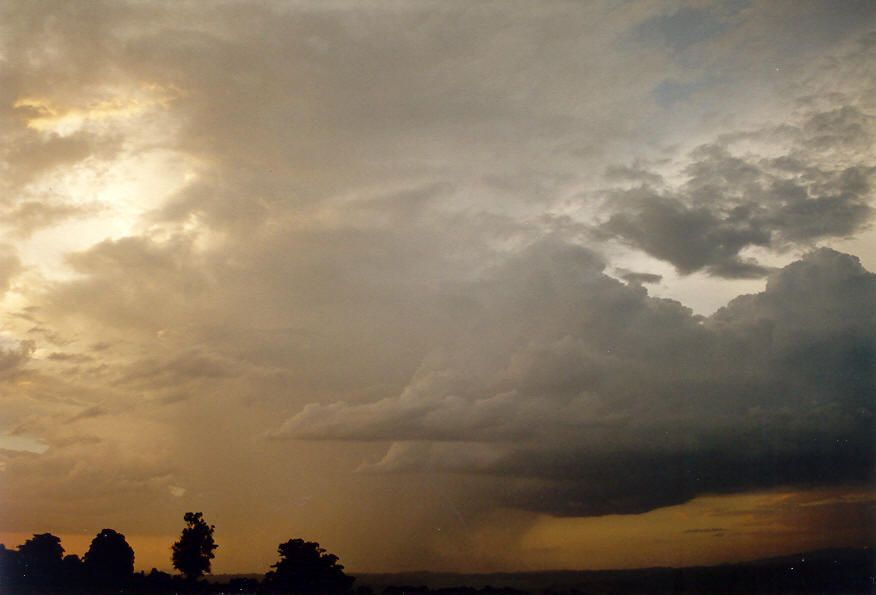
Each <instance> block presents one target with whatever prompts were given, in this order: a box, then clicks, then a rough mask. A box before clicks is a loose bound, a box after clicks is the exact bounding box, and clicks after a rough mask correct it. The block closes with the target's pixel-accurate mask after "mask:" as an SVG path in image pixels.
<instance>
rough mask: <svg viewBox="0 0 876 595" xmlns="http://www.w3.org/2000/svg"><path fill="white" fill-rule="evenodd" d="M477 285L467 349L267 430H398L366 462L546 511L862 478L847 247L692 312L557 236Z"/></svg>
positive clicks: (867, 461) (856, 278) (864, 464)
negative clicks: (390, 391) (458, 478)
mask: <svg viewBox="0 0 876 595" xmlns="http://www.w3.org/2000/svg"><path fill="white" fill-rule="evenodd" d="M534 261H535V262H540V263H541V264H542V265H546V266H549V267H550V268H548V269H547V270H545V269H541V268H539V267H536V266H533V264H534ZM485 287H491V288H493V289H496V290H497V291H495V293H493V294H491V299H490V301H489V302H486V301H485V302H484V306H485V307H484V309H483V310H481V311H478V312H477V313H475V314H474V316H473V317H472V319H471V320H470V321H468V324H470V325H472V326H473V328H474V329H476V331H475V332H474V333H473V335H472V336H473V337H477V338H478V341H477V342H475V343H470V344H463V345H454V346H453V348H452V349H448V350H447V354H442V355H440V356H436V357H435V358H432V359H430V360H428V361H424V363H423V365H422V366H421V368H420V369H418V371H417V373H416V374H415V376H414V377H413V378H412V380H411V382H410V383H409V384H408V386H407V387H405V389H404V390H403V391H402V393H401V394H399V395H398V396H395V397H387V398H385V399H382V400H379V401H376V402H374V403H369V404H363V405H348V404H343V403H334V404H332V405H308V406H306V407H305V408H304V409H303V410H302V411H301V412H300V413H298V414H297V415H295V416H294V417H292V418H290V419H289V420H287V421H286V422H285V423H284V424H283V426H281V428H280V429H279V430H278V431H276V432H275V433H274V435H275V436H287V437H298V438H309V439H314V438H320V439H341V440H394V441H399V443H398V444H396V445H395V446H393V447H392V448H391V449H390V450H389V452H388V453H387V456H386V457H385V458H384V459H383V460H382V461H380V462H379V463H376V464H375V465H372V466H371V467H369V468H368V469H369V470H371V471H408V472H423V471H429V470H434V471H439V472H463V473H464V472H468V473H480V474H488V475H495V476H499V477H502V478H504V479H505V481H499V482H497V484H496V485H497V490H501V492H503V493H505V494H507V495H509V497H510V498H511V503H513V504H516V505H522V506H526V507H529V508H535V509H538V510H542V511H546V512H551V513H554V514H573V515H583V514H607V513H629V512H642V511H645V510H650V509H652V508H655V507H658V506H666V505H669V504H676V503H679V502H682V501H684V500H686V499H690V498H692V497H693V496H695V495H697V494H701V493H714V492H732V491H740V490H743V489H749V488H755V487H766V486H772V485H793V484H809V483H828V484H830V483H838V482H843V481H850V480H854V481H866V480H868V479H869V478H870V474H871V473H872V468H873V467H872V466H873V455H872V449H871V448H870V441H871V438H872V434H871V430H872V423H873V407H872V398H871V397H872V389H873V386H874V372H873V368H872V361H873V356H874V348H876V346H874V332H873V331H874V328H873V321H872V316H871V314H870V313H871V312H872V311H873V309H874V306H876V291H874V290H876V276H874V275H873V274H872V273H869V272H867V271H865V270H864V269H863V268H862V267H861V265H860V263H859V262H858V261H857V259H856V258H854V257H852V256H849V255H844V254H840V253H837V252H834V251H831V250H820V251H816V252H813V253H811V254H809V255H808V256H806V258H804V259H803V260H801V261H799V262H796V263H793V264H791V265H789V266H787V267H785V268H784V269H782V270H780V271H778V272H776V273H774V274H773V275H771V276H770V278H769V280H768V283H767V288H766V290H765V291H764V292H763V293H760V294H756V295H750V296H743V297H740V298H738V299H737V300H734V301H733V302H731V303H730V304H728V306H727V307H725V308H722V309H721V310H719V311H718V312H717V313H715V314H714V315H713V316H711V317H709V318H702V317H697V316H694V315H693V314H692V313H691V312H690V311H689V310H687V309H686V308H684V307H682V306H681V305H680V304H678V303H676V302H673V301H669V300H661V299H656V298H652V297H649V296H648V295H647V294H646V293H645V292H644V291H643V290H642V289H641V288H639V287H637V286H634V285H630V286H625V285H623V284H621V283H619V282H617V281H615V280H613V279H611V278H609V277H606V276H605V275H603V274H602V272H601V266H599V265H598V261H597V262H594V260H593V259H592V257H591V256H590V255H588V254H586V253H584V254H582V253H580V249H575V248H573V247H570V246H561V245H547V246H544V245H539V246H534V247H532V248H530V249H529V250H528V251H527V252H526V253H524V254H523V255H521V256H520V257H519V258H518V259H515V260H514V261H513V262H510V263H508V264H507V266H506V267H505V268H503V270H501V271H498V272H497V273H496V277H495V278H494V279H492V280H491V282H490V283H486V284H485ZM499 288H501V289H499ZM487 304H489V305H488V307H487ZM518 308H519V309H518ZM496 313H501V314H499V316H501V319H497V318H496V316H497V314H496ZM491 328H501V332H502V334H503V335H510V336H517V337H520V338H521V340H519V341H517V342H516V343H515V346H514V347H513V348H509V347H508V346H507V345H503V344H502V343H501V342H500V341H493V340H490V339H491V337H490V332H491V331H490V329H491ZM493 332H495V331H493ZM460 354H461V355H460ZM457 358H460V359H463V360H464V361H465V363H464V367H460V363H459V362H458V361H456V360H457ZM471 370H476V371H477V375H475V374H473V373H472V372H470V371H471ZM486 370H490V371H489V372H486Z"/></svg>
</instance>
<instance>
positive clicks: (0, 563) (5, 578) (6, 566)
mask: <svg viewBox="0 0 876 595" xmlns="http://www.w3.org/2000/svg"><path fill="white" fill-rule="evenodd" d="M20 582H21V560H20V556H19V555H18V552H17V551H15V550H10V549H7V548H6V546H5V545H3V544H2V543H0V593H8V592H11V591H12V590H13V589H14V588H15V587H16V586H17V585H18V584H19V583H20Z"/></svg>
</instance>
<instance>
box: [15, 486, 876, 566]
mask: <svg viewBox="0 0 876 595" xmlns="http://www.w3.org/2000/svg"><path fill="white" fill-rule="evenodd" d="M521 514H523V515H524V517H527V518H528V519H529V521H524V523H523V524H522V525H521V526H524V527H528V528H524V529H523V530H522V532H519V533H517V535H516V536H515V537H509V533H508V531H509V527H510V526H512V525H514V524H515V523H514V522H513V521H511V522H509V518H512V517H516V518H518V520H519V517H520V515H521ZM509 515H510V516H509ZM874 517H876V494H873V493H872V491H871V490H868V489H866V488H864V487H845V488H825V489H812V490H792V489H778V490H771V491H765V492H752V493H746V494H735V495H721V496H702V497H699V498H695V499H694V500H691V501H690V502H687V503H685V504H680V505H677V506H670V507H666V508H660V509H657V510H653V511H651V512H647V513H643V514H635V515H606V516H600V517H578V518H560V517H551V516H547V515H532V516H529V515H527V514H526V513H519V512H515V511H504V512H497V513H496V514H495V515H494V516H493V517H492V520H491V521H490V522H488V523H487V524H486V525H484V526H481V527H480V528H478V529H477V530H476V531H475V536H474V538H473V544H472V545H473V546H474V550H475V553H476V556H475V557H476V558H477V559H476V560H474V561H475V562H476V566H471V565H470V564H471V562H472V561H473V560H472V558H471V556H470V555H471V554H472V552H471V551H468V552H466V551H462V550H460V551H459V552H455V553H454V552H447V557H446V558H445V559H444V561H443V564H442V567H441V568H420V569H419V570H442V571H458V572H472V573H476V572H498V571H511V572H514V571H526V570H530V571H536V570H560V569H563V570H601V569H624V568H644V567H654V566H671V567H685V566H699V565H703V566H709V565H715V564H723V563H732V562H740V561H747V560H756V559H759V558H769V557H773V556H783V555H788V554H794V553H800V552H806V551H813V550H818V549H824V548H830V547H867V546H869V545H870V544H871V543H872V541H873V529H872V527H873V526H874V521H876V518H874ZM38 532H42V531H38ZM49 532H51V531H49ZM512 533H513V530H512ZM95 534H96V532H95ZM56 535H58V537H60V538H61V545H62V546H63V547H64V550H65V554H76V555H78V556H80V557H82V556H83V555H84V554H85V552H86V551H88V547H89V545H90V543H91V540H92V539H93V538H94V535H91V534H89V535H86V534H72V533H56ZM31 537H32V534H31V533H22V532H3V533H0V543H4V544H5V545H6V547H7V548H12V547H17V546H19V545H21V544H23V543H24V542H25V541H26V540H27V539H30V538H31ZM178 537H179V536H178V535H166V536H163V535H135V534H131V535H126V539H127V541H128V543H130V545H131V547H133V548H134V552H135V567H136V569H137V570H138V571H141V570H142V571H145V572H149V571H150V570H151V569H152V568H157V569H159V570H162V571H165V572H171V573H172V572H173V569H172V567H171V564H170V546H171V544H172V543H173V542H174V541H175V540H176V539H177V538H178ZM251 541H252V540H251V536H238V538H237V539H236V538H235V536H234V535H231V534H228V532H225V534H224V535H223V536H222V538H221V539H219V540H217V542H218V544H219V549H218V550H217V552H216V559H215V560H214V562H213V573H214V574H222V573H260V572H266V571H267V569H269V566H270V564H271V563H272V562H273V561H275V557H276V554H275V549H276V545H275V544H273V543H270V544H269V543H265V544H261V547H254V546H256V545H257V544H253V543H251ZM241 546H244V547H241ZM255 549H257V550H258V554H259V555H257V556H255V557H254V555H253V554H254V551H253V550H255ZM479 556H482V557H479ZM341 562H342V563H344V562H347V563H349V560H345V559H344V558H343V557H342V559H341ZM397 570H401V569H394V568H389V567H381V568H358V567H356V566H355V561H354V565H352V566H350V565H348V571H349V572H351V573H353V574H355V573H356V572H394V571H397ZM405 570H413V569H411V568H407V569H405Z"/></svg>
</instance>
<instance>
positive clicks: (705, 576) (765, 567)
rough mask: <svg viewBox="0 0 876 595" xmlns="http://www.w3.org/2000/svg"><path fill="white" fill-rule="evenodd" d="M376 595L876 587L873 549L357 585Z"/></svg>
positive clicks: (384, 577) (372, 578)
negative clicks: (423, 590) (698, 563)
mask: <svg viewBox="0 0 876 595" xmlns="http://www.w3.org/2000/svg"><path fill="white" fill-rule="evenodd" d="M364 585H367V586H369V587H371V588H372V589H373V591H374V592H375V593H379V592H383V591H384V590H385V589H387V587H390V589H389V590H390V591H392V592H396V593H400V592H402V591H401V590H397V589H393V588H392V587H393V586H395V587H399V586H404V587H405V588H404V589H403V592H405V593H410V592H415V590H413V589H410V588H408V587H420V586H424V587H427V588H428V589H430V590H433V591H434V590H468V589H472V590H482V589H484V588H485V587H492V588H494V589H501V588H510V589H516V590H520V591H525V592H547V591H550V592H554V593H557V592H582V593H683V592H688V593H690V592H694V593H722V592H727V593H871V592H874V589H876V557H874V550H873V549H872V548H864V549H834V550H821V551H817V552H809V553H803V554H795V555H793V556H783V557H779V558H769V559H765V560H757V561H752V562H744V563H740V564H722V565H720V566H699V567H691V568H643V569H634V570H584V571H574V570H566V571H552V572H551V571H546V572H509V573H490V574H456V573H445V572H405V573H393V574H360V575H357V578H356V583H355V585H354V586H356V587H362V586H364Z"/></svg>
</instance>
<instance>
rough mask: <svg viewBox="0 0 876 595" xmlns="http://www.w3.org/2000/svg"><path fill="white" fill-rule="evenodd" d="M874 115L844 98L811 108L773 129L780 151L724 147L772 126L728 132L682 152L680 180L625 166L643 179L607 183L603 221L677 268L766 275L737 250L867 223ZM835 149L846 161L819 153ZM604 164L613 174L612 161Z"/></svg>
mask: <svg viewBox="0 0 876 595" xmlns="http://www.w3.org/2000/svg"><path fill="white" fill-rule="evenodd" d="M871 120H872V118H870V117H869V116H866V115H864V114H863V113H862V112H861V111H860V110H858V109H857V108H853V107H848V106H847V107H843V108H839V109H835V110H830V111H826V112H817V113H813V114H810V115H809V116H808V117H807V118H806V119H805V120H804V121H803V122H802V123H801V124H800V125H798V126H790V125H784V126H783V127H782V129H781V130H778V129H776V130H773V131H771V132H772V134H774V135H780V136H784V137H786V138H787V139H788V142H789V143H790V144H791V146H792V147H793V149H792V150H790V151H787V149H786V152H785V154H783V155H781V156H777V157H775V156H770V157H766V156H762V157H758V156H757V155H756V154H755V155H752V154H751V153H750V152H749V153H748V154H743V155H741V156H740V155H739V154H736V153H734V152H733V151H732V150H731V148H729V147H730V142H731V141H732V140H735V141H737V142H738V141H740V140H742V139H754V140H756V139H758V138H764V137H765V136H766V135H767V134H769V133H745V134H740V135H735V138H733V137H732V135H728V136H725V137H724V138H723V139H721V140H719V142H718V143H717V144H709V145H703V146H701V147H698V148H697V149H695V150H694V151H692V152H691V153H690V154H689V155H688V164H687V165H686V167H685V168H684V175H685V176H686V180H685V181H684V182H683V183H681V184H679V185H677V186H673V185H669V184H667V183H664V182H663V180H662V178H658V177H657V175H656V174H652V176H651V179H648V178H647V177H645V175H644V174H643V173H639V172H638V171H637V170H630V171H631V172H633V173H635V175H634V176H631V175H627V176H626V177H627V179H631V180H635V181H641V185H640V186H638V187H636V188H632V189H622V190H621V189H619V190H613V191H609V192H608V193H607V203H606V204H607V208H608V209H609V210H610V211H612V214H610V215H609V216H608V218H607V220H606V221H605V222H604V223H602V224H601V225H600V226H599V231H600V232H601V233H602V234H605V235H606V236H608V237H614V238H618V239H620V240H622V241H624V242H626V243H628V244H630V245H632V246H634V247H636V248H639V249H641V250H643V251H645V252H647V253H648V254H650V255H651V256H654V257H656V258H660V259H662V260H665V261H667V262H670V263H671V264H672V265H674V266H675V268H676V269H677V270H678V271H679V272H680V273H682V274H689V273H693V272H695V271H700V270H704V271H706V272H708V273H709V274H711V275H714V276H719V277H728V278H740V277H758V276H763V275H765V274H766V273H767V272H768V270H769V269H768V268H767V267H764V266H762V265H760V264H758V263H757V262H756V261H754V260H752V259H750V258H745V257H744V256H742V252H743V251H744V250H745V249H747V248H751V247H758V248H766V249H772V250H777V251H782V250H786V249H787V248H789V247H794V246H807V245H812V244H814V243H815V242H817V241H819V240H823V239H826V238H832V237H846V236H850V235H852V234H854V233H855V232H857V231H859V230H861V229H863V228H864V227H865V226H866V225H867V223H868V221H869V219H870V216H871V214H872V207H871V206H870V204H869V203H870V200H871V197H872V179H873V174H874V172H876V167H873V166H870V165H868V164H867V163H868V161H869V159H868V158H867V156H866V151H867V147H869V145H870V143H871V142H872V140H873V135H872V122H871ZM722 142H723V143H726V144H722ZM837 151H840V152H841V154H842V155H843V157H844V160H846V161H847V162H848V161H849V159H851V162H850V163H848V164H846V165H834V166H828V165H826V164H827V163H829V161H825V160H824V158H823V157H821V156H820V154H819V152H837ZM855 155H859V158H858V159H857V161H856V160H855V157H854V156H855ZM607 173H608V174H610V176H609V177H616V174H615V172H614V171H613V170H612V171H609V172H607Z"/></svg>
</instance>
